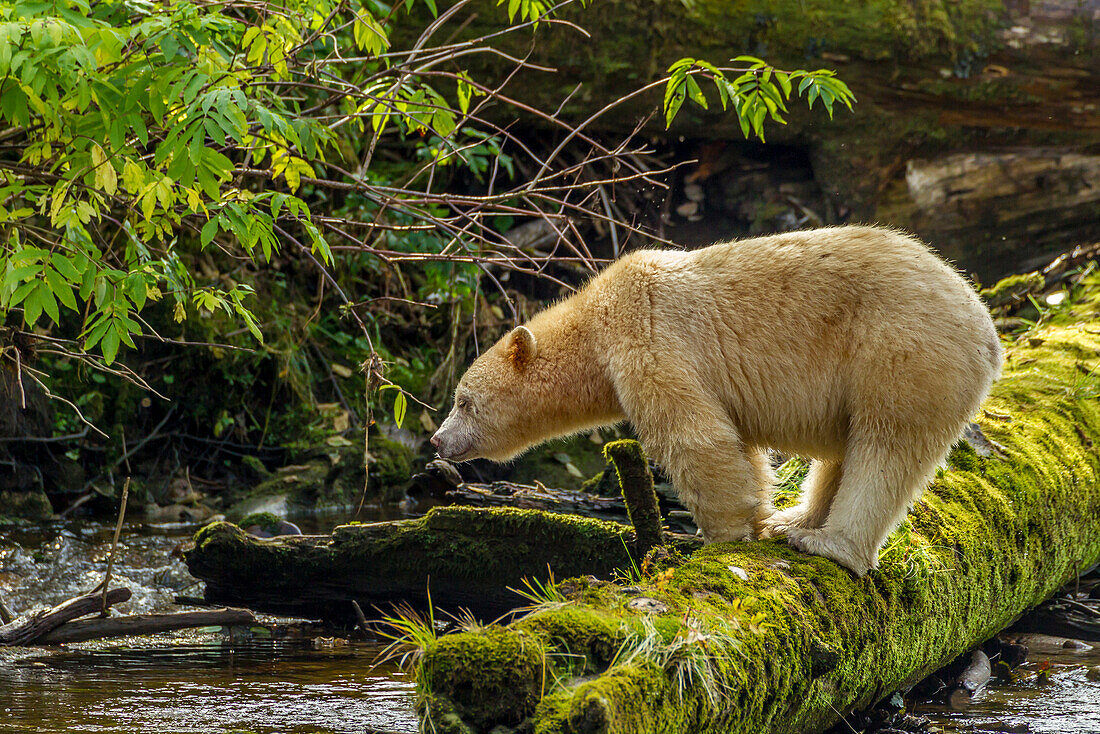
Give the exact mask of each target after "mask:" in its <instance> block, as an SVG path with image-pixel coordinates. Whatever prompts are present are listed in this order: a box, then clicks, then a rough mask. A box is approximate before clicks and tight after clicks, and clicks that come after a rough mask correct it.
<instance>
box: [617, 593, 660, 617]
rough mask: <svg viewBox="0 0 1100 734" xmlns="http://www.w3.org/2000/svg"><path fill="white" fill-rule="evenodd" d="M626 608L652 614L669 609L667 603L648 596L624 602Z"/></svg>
mask: <svg viewBox="0 0 1100 734" xmlns="http://www.w3.org/2000/svg"><path fill="white" fill-rule="evenodd" d="M626 608H627V609H633V610H634V611H636V612H650V613H652V614H665V613H666V612H668V611H669V607H668V604H665V603H664V602H663V601H660V600H658V599H653V598H651V597H648V596H639V597H635V598H634V599H631V600H630V601H628V602H627V603H626Z"/></svg>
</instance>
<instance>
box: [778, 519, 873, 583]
mask: <svg viewBox="0 0 1100 734" xmlns="http://www.w3.org/2000/svg"><path fill="white" fill-rule="evenodd" d="M787 542H788V543H789V544H790V546H791V547H792V548H795V549H796V550H800V551H802V552H803V553H811V554H813V555H815V556H824V557H825V558H830V559H832V560H834V561H836V562H837V563H839V564H840V565H841V566H844V567H845V568H847V569H849V570H850V571H852V572H853V573H855V575H856V576H863V575H864V574H865V573H867V572H868V571H870V570H871V569H872V568H878V557H877V554H875V553H871V554H868V553H865V552H864V551H862V550H861V549H860V548H859V547H858V546H856V544H855V543H853V542H852V541H851V540H849V539H848V538H845V537H844V536H843V535H838V534H836V533H833V532H828V531H826V530H824V529H823V528H811V529H807V528H795V527H788V528H787Z"/></svg>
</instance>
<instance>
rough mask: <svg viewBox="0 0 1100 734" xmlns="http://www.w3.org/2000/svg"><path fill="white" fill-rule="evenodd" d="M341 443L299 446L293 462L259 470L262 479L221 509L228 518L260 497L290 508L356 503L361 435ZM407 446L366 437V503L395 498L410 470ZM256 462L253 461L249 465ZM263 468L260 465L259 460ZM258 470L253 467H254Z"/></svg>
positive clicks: (359, 496)
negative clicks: (232, 505) (368, 444)
mask: <svg viewBox="0 0 1100 734" xmlns="http://www.w3.org/2000/svg"><path fill="white" fill-rule="evenodd" d="M343 443H344V445H337V446H330V445H322V446H314V447H311V448H309V449H299V450H298V451H297V454H296V457H295V462H296V463H294V464H292V465H290V466H285V467H282V468H281V469H279V470H278V471H276V472H269V471H266V469H265V470H264V473H263V474H262V476H264V477H266V478H265V479H264V480H263V481H262V482H260V483H259V484H257V485H256V486H255V487H253V488H252V489H251V490H250V491H248V492H247V493H246V494H245V495H244V497H243V498H242V499H241V500H240V501H239V502H238V503H237V504H236V505H235V506H234V507H231V508H230V509H229V511H228V512H227V513H226V514H227V515H228V516H229V517H230V518H233V517H236V516H238V515H242V514H248V513H249V512H250V511H251V510H252V508H255V507H256V506H257V505H260V506H261V507H262V506H264V504H265V502H264V500H265V499H269V498H270V499H272V500H277V499H279V498H282V499H283V500H284V501H285V504H286V505H287V506H288V508H290V509H293V510H313V509H322V508H334V507H351V506H355V505H358V504H359V502H360V500H362V499H364V497H363V437H362V434H359V435H358V436H352V438H351V439H350V441H347V442H343ZM413 460H414V455H413V452H412V450H411V449H409V448H408V447H407V446H405V445H404V444H401V443H398V442H397V441H391V440H389V439H387V438H385V437H382V436H371V438H370V482H369V483H368V484H367V496H366V498H365V499H366V500H367V501H368V502H382V503H387V502H397V501H399V500H401V499H402V498H403V497H404V495H405V487H406V486H407V485H408V482H409V479H410V478H411V477H412V474H413ZM256 464H259V462H258V461H256V462H253V463H252V464H250V466H253V467H254V468H256V467H255V466H254V465H256ZM259 468H262V464H259ZM258 470H259V469H257V471H258Z"/></svg>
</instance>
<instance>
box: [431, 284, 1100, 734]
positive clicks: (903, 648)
mask: <svg viewBox="0 0 1100 734" xmlns="http://www.w3.org/2000/svg"><path fill="white" fill-rule="evenodd" d="M1083 286H1084V287H1083V290H1082V292H1079V293H1078V294H1077V296H1078V297H1077V298H1076V300H1075V301H1074V302H1073V303H1072V304H1068V305H1067V306H1065V307H1063V308H1061V309H1060V310H1058V311H1057V312H1055V313H1053V314H1051V315H1050V317H1049V319H1050V320H1049V325H1048V326H1046V327H1044V328H1042V329H1036V330H1034V331H1033V332H1032V333H1031V334H1028V335H1025V336H1024V337H1021V338H1020V339H1018V340H1017V341H1014V342H1012V343H1009V344H1007V345H1006V361H1005V370H1004V375H1003V377H1002V378H1001V379H1000V380H999V381H998V382H997V383H996V384H995V385H994V387H993V391H992V394H991V395H990V397H989V399H988V401H987V402H986V403H985V405H984V410H983V411H982V412H981V414H980V415H979V416H978V418H977V422H978V424H979V425H980V428H981V431H982V432H983V433H984V435H985V436H986V437H987V438H988V440H989V442H990V445H991V446H993V447H994V448H995V449H996V450H995V451H993V452H989V453H990V455H988V456H983V455H980V454H979V453H978V452H977V451H975V450H974V448H973V447H972V446H970V445H968V444H965V443H960V444H959V445H958V446H956V447H955V449H954V450H953V451H952V452H951V455H950V457H949V460H948V465H947V466H946V467H945V468H944V469H943V470H942V471H941V472H940V473H939V474H938V476H937V477H936V479H935V480H934V481H933V483H932V485H931V486H930V487H929V488H928V490H926V492H925V493H924V495H923V497H922V498H921V499H920V500H919V501H918V502H917V503H916V504H915V506H914V507H913V509H912V511H911V512H910V513H909V515H908V517H907V518H906V520H905V521H904V523H903V524H902V526H901V527H900V528H898V530H897V531H895V532H894V533H893V534H892V535H891V537H890V538H889V540H888V541H887V545H886V547H885V548H884V549H883V552H882V554H881V556H880V567H879V568H878V569H876V570H873V571H871V572H870V573H868V574H867V575H866V576H864V577H862V578H857V577H855V576H853V575H852V574H851V573H850V572H848V571H847V570H846V569H844V568H842V567H840V566H838V565H837V564H836V563H834V562H833V561H831V560H828V559H825V558H822V557H818V556H809V555H806V554H803V553H799V552H797V551H795V550H793V549H792V548H790V547H789V546H788V545H787V544H786V542H784V541H783V540H782V539H771V540H765V541H757V542H754V543H715V544H711V545H708V546H705V547H703V548H702V549H701V550H698V551H696V552H695V553H694V554H693V555H691V557H690V558H688V559H687V560H686V561H685V562H683V563H677V564H673V565H672V566H670V567H669V568H668V569H666V570H655V569H652V570H650V571H647V572H644V573H640V574H639V573H637V572H635V574H634V576H635V577H634V578H631V579H630V581H629V588H626V583H627V582H626V581H625V580H624V582H623V583H621V584H606V583H604V584H597V585H593V584H592V583H588V582H584V581H583V580H581V581H580V582H578V581H574V580H567V581H564V582H561V583H560V584H558V586H557V587H556V588H557V598H555V599H549V598H548V602H549V603H545V604H542V605H540V607H539V608H538V609H537V611H535V612H534V613H533V614H531V615H529V616H528V617H525V618H524V619H522V620H519V621H517V622H514V623H512V624H511V625H510V626H509V629H511V630H513V631H514V632H516V633H520V632H522V633H525V634H529V635H533V636H535V637H537V638H539V639H540V640H541V644H542V645H543V646H544V649H545V666H546V671H547V672H546V681H547V683H546V685H545V687H544V688H543V689H542V691H541V697H540V698H539V700H538V702H537V703H536V704H535V705H534V706H529V707H528V708H526V709H525V710H524V711H523V712H522V713H523V721H522V722H521V724H520V728H522V729H524V730H533V731H535V732H539V733H541V734H554V733H558V732H560V733H562V734H564V733H565V732H593V733H595V732H607V733H608V734H610V733H611V732H633V731H646V732H669V733H671V732H685V731H690V732H693V733H702V732H714V733H715V734H717V733H718V732H722V733H723V734H727V733H728V734H765V733H770V732H780V731H782V732H787V731H790V732H808V733H809V732H820V731H823V730H825V729H826V728H828V727H829V726H832V725H833V724H835V723H836V722H837V721H838V720H839V718H840V717H841V716H843V715H844V714H846V713H848V712H851V711H853V710H858V709H863V708H866V707H869V706H871V705H872V704H874V703H875V702H877V701H879V700H881V699H882V698H884V697H885V696H887V695H889V694H890V693H892V692H893V691H896V690H898V689H900V688H904V687H906V686H908V685H911V684H913V683H915V682H916V681H918V680H920V679H921V678H923V677H925V676H926V675H928V674H929V673H930V672H932V671H934V670H936V669H938V668H939V667H941V666H943V665H945V664H946V663H948V662H950V661H951V660H953V659H954V658H956V657H957V656H958V655H959V654H961V653H963V652H965V651H967V650H969V649H971V648H973V647H974V646H975V645H977V644H980V643H981V642H983V641H984V640H987V639H989V638H990V637H991V636H993V635H994V634H996V633H997V632H998V631H1000V630H1001V629H1003V628H1004V627H1005V626H1007V625H1009V624H1010V623H1012V622H1013V621H1014V620H1015V619H1016V618H1018V617H1019V615H1020V614H1022V613H1023V612H1024V611H1026V610H1027V609H1028V608H1030V607H1032V606H1034V605H1035V604H1038V603H1040V602H1041V601H1043V600H1044V599H1046V598H1048V597H1049V596H1050V595H1051V594H1052V593H1054V592H1055V591H1056V590H1057V589H1058V588H1060V587H1061V585H1062V584H1064V583H1065V582H1066V581H1067V580H1068V579H1070V578H1072V577H1073V575H1074V574H1075V573H1077V572H1078V571H1079V570H1080V569H1081V568H1087V567H1088V566H1090V565H1091V564H1093V563H1095V562H1097V561H1098V560H1100V448H1098V447H1100V369H1098V365H1100V328H1098V326H1100V274H1094V275H1092V276H1090V277H1088V278H1087V279H1086V281H1085V282H1084V283H1083ZM547 596H548V597H550V595H547ZM639 598H641V599H643V600H644V601H645V603H644V604H639V603H638V600H639ZM646 610H649V611H646ZM477 634H481V635H482V637H481V639H480V644H483V645H484V644H486V642H485V641H486V640H491V639H495V638H492V637H488V636H485V635H484V633H480V632H479V633H477ZM588 639H600V640H601V643H600V644H599V645H598V646H592V645H589V644H586V643H585V642H584V641H585V640H588ZM631 639H633V640H635V642H633V643H630V644H627V642H628V640H631ZM443 640H446V645H445V646H444V644H443ZM466 640H470V642H471V644H472V638H471V637H469V636H468V635H466V634H458V635H455V636H454V637H451V638H446V637H445V638H442V639H441V640H440V642H439V643H437V644H435V645H430V646H429V647H428V650H427V651H426V657H425V659H429V658H430V659H432V660H433V665H432V666H431V667H424V666H421V667H420V668H419V669H418V670H417V675H418V679H417V685H418V691H420V692H422V693H424V694H425V695H424V697H423V698H422V705H421V710H422V712H423V714H422V715H423V717H424V718H425V719H427V718H430V717H432V716H433V715H434V713H435V712H436V711H437V710H438V711H440V712H444V711H449V712H450V714H451V715H458V714H461V712H462V711H463V710H467V711H469V710H474V709H475V708H476V709H477V711H478V717H479V718H478V721H477V725H476V726H474V727H473V729H472V730H475V731H487V730H489V729H491V728H492V726H494V725H495V724H496V723H497V722H500V723H503V722H504V721H505V720H507V721H509V722H512V721H514V720H515V718H516V716H517V712H516V711H515V709H514V708H511V709H509V710H508V711H504V710H503V709H502V708H497V709H495V713H493V714H490V707H491V703H492V702H491V701H489V700H480V701H479V700H469V697H468V691H452V690H451V689H450V687H449V685H450V684H449V681H454V680H459V679H460V678H461V674H459V673H458V672H456V671H455V669H454V668H455V667H456V666H458V665H460V663H459V657H458V651H462V650H463V649H464V648H465V646H466V645H467V642H466ZM638 640H643V641H644V644H641V643H639V642H637V641H638ZM631 645H633V646H631ZM609 648H610V649H612V650H616V651H618V652H620V655H619V656H618V657H616V656H615V655H613V654H609V653H608V652H607V649H609ZM631 651H633V654H631ZM715 651H725V652H715ZM483 653H484V654H485V655H486V657H487V658H491V657H493V651H491V650H486V651H483ZM451 655H455V656H456V657H454V658H451V657H450V656H451ZM444 658H447V659H446V660H444ZM516 662H517V661H514V660H512V659H511V658H507V659H505V661H504V662H503V663H502V664H501V667H500V669H498V670H492V671H489V670H485V669H484V668H483V667H478V668H477V669H478V670H479V671H481V672H482V673H484V674H485V675H486V676H495V677H497V680H498V682H497V684H496V685H497V686H498V687H500V688H507V687H508V686H507V683H501V682H500V681H499V675H500V674H501V673H502V672H503V673H505V674H509V671H515V670H517V668H516V667H515V665H514V664H515V663H516ZM685 666H688V667H685ZM444 669H446V670H448V671H449V673H448V677H441V676H438V675H437V674H436V671H439V670H444ZM677 671H679V674H678V673H677ZM516 675H517V678H516V679H515V685H516V686H517V688H519V687H525V686H529V685H530V684H529V681H528V679H527V678H526V677H524V676H523V675H520V674H519V673H516ZM458 695H462V696H467V699H464V700H463V702H462V706H456V705H455V704H454V701H455V700H456V698H455V697H456V696H458ZM523 700H527V699H526V698H524V699H523ZM514 705H515V703H514V702H513V706H514ZM436 707H438V709H437V708H436ZM456 712H457V714H456ZM462 723H464V724H471V723H472V722H469V721H465V720H463V722H462ZM511 725H512V724H509V726H511Z"/></svg>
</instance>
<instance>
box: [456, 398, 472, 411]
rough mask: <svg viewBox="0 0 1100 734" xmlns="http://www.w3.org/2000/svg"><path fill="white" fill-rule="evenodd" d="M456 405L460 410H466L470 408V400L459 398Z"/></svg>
mask: <svg viewBox="0 0 1100 734" xmlns="http://www.w3.org/2000/svg"><path fill="white" fill-rule="evenodd" d="M455 405H457V406H458V407H459V409H460V410H466V409H467V408H469V407H470V399H469V398H465V397H463V398H459V399H458V400H456V401H455Z"/></svg>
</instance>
